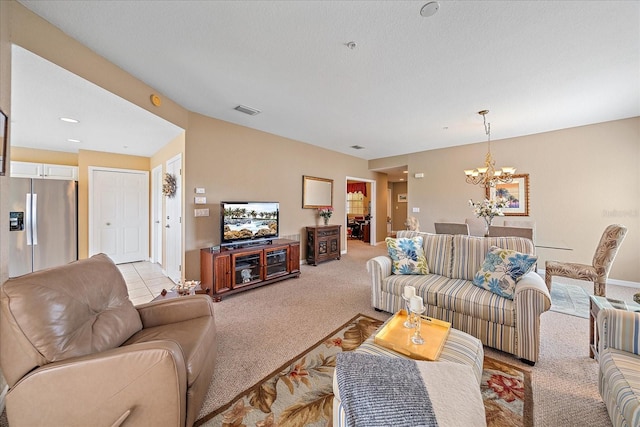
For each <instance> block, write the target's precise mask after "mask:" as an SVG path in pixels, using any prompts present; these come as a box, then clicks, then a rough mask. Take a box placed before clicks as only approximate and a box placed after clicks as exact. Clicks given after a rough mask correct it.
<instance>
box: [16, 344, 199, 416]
mask: <svg viewBox="0 0 640 427" xmlns="http://www.w3.org/2000/svg"><path fill="white" fill-rule="evenodd" d="M186 396H187V374H186V368H185V362H184V359H183V356H182V351H181V350H180V347H179V346H178V344H176V343H174V342H171V341H154V342H148V343H140V344H133V345H130V346H124V347H118V348H116V349H113V350H109V351H105V352H102V353H98V354H94V355H90V356H84V357H79V358H73V359H67V360H65V361H61V362H55V363H50V364H48V365H45V366H43V367H41V368H38V369H37V370H35V371H33V372H31V373H30V374H28V375H26V376H25V377H24V378H23V379H21V380H20V381H19V382H17V383H16V384H15V385H14V386H13V387H12V388H11V389H10V390H9V392H8V393H7V396H6V405H7V416H8V420H9V424H10V425H11V426H12V427H20V426H29V427H32V426H63V425H64V426H89V425H95V426H119V425H121V424H123V423H126V425H153V426H184V422H185V418H186Z"/></svg>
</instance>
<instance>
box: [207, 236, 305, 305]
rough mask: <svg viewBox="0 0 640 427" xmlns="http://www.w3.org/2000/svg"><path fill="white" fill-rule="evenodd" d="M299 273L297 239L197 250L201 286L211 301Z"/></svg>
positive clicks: (298, 246)
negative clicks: (208, 289)
mask: <svg viewBox="0 0 640 427" xmlns="http://www.w3.org/2000/svg"><path fill="white" fill-rule="evenodd" d="M298 276H300V242H298V241H295V240H285V239H278V240H273V242H272V243H271V244H265V245H253V246H248V247H244V248H242V247H241V248H224V247H223V248H220V249H213V248H204V249H201V250H200V280H201V282H202V283H201V285H200V286H201V287H203V288H205V287H208V288H211V290H212V292H211V296H212V298H213V299H214V301H220V300H222V297H223V296H225V295H232V294H234V293H237V292H241V291H245V290H248V289H253V288H256V287H258V286H264V285H268V284H270V283H274V282H278V281H280V280H285V279H289V278H291V277H298Z"/></svg>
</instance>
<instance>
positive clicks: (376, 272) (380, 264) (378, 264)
mask: <svg viewBox="0 0 640 427" xmlns="http://www.w3.org/2000/svg"><path fill="white" fill-rule="evenodd" d="M367 271H368V272H369V274H370V275H371V305H372V306H373V307H375V308H382V307H383V305H382V302H381V297H382V280H383V279H384V278H386V277H389V276H391V258H390V257H388V256H384V255H380V256H377V257H375V258H371V259H370V260H369V261H367Z"/></svg>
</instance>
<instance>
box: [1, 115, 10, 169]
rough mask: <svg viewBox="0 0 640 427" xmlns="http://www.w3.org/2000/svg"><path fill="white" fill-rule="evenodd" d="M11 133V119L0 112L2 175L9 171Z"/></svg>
mask: <svg viewBox="0 0 640 427" xmlns="http://www.w3.org/2000/svg"><path fill="white" fill-rule="evenodd" d="M8 132H9V117H7V115H6V114H5V113H4V112H3V111H2V110H0V175H5V174H6V171H7V145H9V141H8Z"/></svg>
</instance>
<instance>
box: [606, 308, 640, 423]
mask: <svg viewBox="0 0 640 427" xmlns="http://www.w3.org/2000/svg"><path fill="white" fill-rule="evenodd" d="M597 322H598V335H599V338H600V339H599V340H598V367H599V369H598V390H599V391H600V395H601V396H602V400H603V401H604V403H605V405H606V406H607V411H608V412H609V418H611V422H612V424H613V425H614V426H616V427H625V426H638V425H640V396H638V392H637V390H638V389H639V388H640V377H639V376H638V372H639V371H640V347H639V345H640V338H638V336H639V333H640V331H639V329H640V313H636V312H633V311H624V310H610V309H606V310H600V312H599V313H598V319H597Z"/></svg>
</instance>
